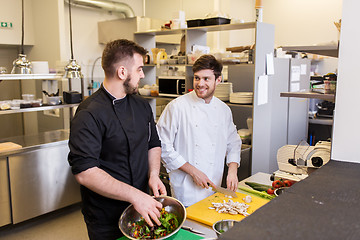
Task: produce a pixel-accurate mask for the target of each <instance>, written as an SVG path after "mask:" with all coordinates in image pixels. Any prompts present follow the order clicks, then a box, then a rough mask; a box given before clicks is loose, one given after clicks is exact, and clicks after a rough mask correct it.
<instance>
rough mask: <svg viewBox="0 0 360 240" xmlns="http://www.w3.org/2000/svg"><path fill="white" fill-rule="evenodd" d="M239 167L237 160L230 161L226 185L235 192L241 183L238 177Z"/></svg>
mask: <svg viewBox="0 0 360 240" xmlns="http://www.w3.org/2000/svg"><path fill="white" fill-rule="evenodd" d="M237 169H238V164H237V163H235V162H232V163H229V170H228V175H227V177H226V186H227V188H228V189H230V190H231V191H234V192H235V191H236V190H237V187H238V184H239V180H238V177H237Z"/></svg>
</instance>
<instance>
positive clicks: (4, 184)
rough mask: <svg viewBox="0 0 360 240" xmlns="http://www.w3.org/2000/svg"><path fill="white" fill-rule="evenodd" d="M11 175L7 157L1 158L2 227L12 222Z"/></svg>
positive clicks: (0, 223)
mask: <svg viewBox="0 0 360 240" xmlns="http://www.w3.org/2000/svg"><path fill="white" fill-rule="evenodd" d="M10 211H11V210H10V194H9V177H8V171H7V161H6V158H0V227H1V226H4V225H7V224H10V223H11V213H10Z"/></svg>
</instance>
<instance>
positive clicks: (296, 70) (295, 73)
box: [291, 66, 300, 82]
mask: <svg viewBox="0 0 360 240" xmlns="http://www.w3.org/2000/svg"><path fill="white" fill-rule="evenodd" d="M296 81H300V66H292V67H291V82H296Z"/></svg>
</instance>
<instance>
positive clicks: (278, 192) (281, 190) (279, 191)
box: [274, 187, 289, 196]
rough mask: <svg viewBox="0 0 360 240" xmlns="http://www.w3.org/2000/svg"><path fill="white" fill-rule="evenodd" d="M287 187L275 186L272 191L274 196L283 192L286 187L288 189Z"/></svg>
mask: <svg viewBox="0 0 360 240" xmlns="http://www.w3.org/2000/svg"><path fill="white" fill-rule="evenodd" d="M288 188H289V187H281V188H277V189H275V191H274V194H275V196H279V195H280V194H282V193H283V192H285V191H286V189H288Z"/></svg>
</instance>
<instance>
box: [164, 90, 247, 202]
mask: <svg viewBox="0 0 360 240" xmlns="http://www.w3.org/2000/svg"><path fill="white" fill-rule="evenodd" d="M157 128H158V132H159V137H160V140H161V151H162V154H161V157H162V161H163V162H164V166H165V168H166V169H167V172H168V173H169V177H170V184H171V190H172V194H173V196H174V197H175V198H177V199H179V200H180V201H181V202H182V203H183V204H184V205H185V206H190V205H192V204H194V203H196V202H198V201H200V200H202V199H204V198H206V197H208V196H210V195H211V194H213V193H214V192H213V191H212V190H211V188H209V189H203V188H201V187H199V186H197V185H196V184H195V183H194V181H193V179H192V177H191V176H190V175H188V174H186V173H185V172H183V171H182V170H180V169H179V167H181V166H182V165H184V164H185V163H186V162H189V163H190V164H191V165H193V166H195V167H196V168H198V169H199V170H201V171H202V172H203V173H205V174H206V175H207V176H208V178H209V179H210V180H211V181H212V182H213V183H215V184H216V185H217V186H220V185H221V180H222V176H223V170H224V162H225V156H226V163H227V164H229V163H230V162H236V163H238V166H239V165H240V152H241V140H240V136H239V135H238V134H237V131H236V127H235V125H234V123H233V119H232V113H231V110H230V108H229V107H228V106H227V105H226V104H225V103H224V102H222V101H221V100H219V99H218V98H216V97H213V98H212V100H211V101H210V103H208V104H206V103H205V101H204V100H203V99H201V98H198V97H197V95H196V93H195V91H192V92H190V93H187V94H185V95H183V96H181V97H178V98H177V99H175V100H173V101H171V102H170V103H169V104H168V105H167V106H166V108H165V109H164V112H163V113H162V115H161V116H160V119H159V121H158V123H157Z"/></svg>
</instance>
